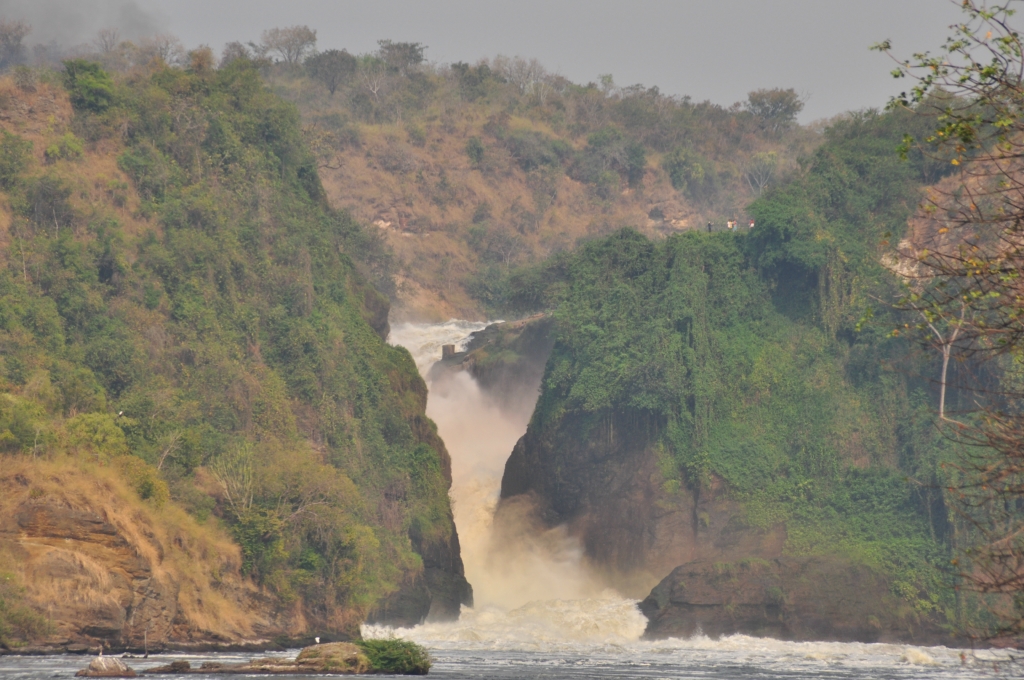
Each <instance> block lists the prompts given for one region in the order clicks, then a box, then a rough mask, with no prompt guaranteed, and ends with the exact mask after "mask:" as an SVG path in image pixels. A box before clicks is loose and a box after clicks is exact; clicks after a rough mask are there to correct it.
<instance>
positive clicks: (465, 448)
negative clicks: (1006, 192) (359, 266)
mask: <svg viewBox="0 0 1024 680" xmlns="http://www.w3.org/2000/svg"><path fill="white" fill-rule="evenodd" d="M484 326H485V324H482V323H470V322H465V321H450V322H448V323H444V324H404V325H396V326H395V327H394V328H393V329H392V333H391V338H390V341H391V342H392V343H393V344H398V345H402V346H404V347H406V348H407V349H409V351H410V353H411V354H412V355H413V358H414V359H415V360H416V365H417V367H418V368H419V370H420V372H421V373H422V374H423V375H424V376H425V377H426V376H427V375H428V373H429V370H430V367H431V366H432V365H433V364H434V362H435V361H436V360H437V359H438V358H440V356H441V346H442V345H445V344H455V345H464V343H465V342H466V341H467V340H468V337H469V335H470V333H472V332H473V331H476V330H480V329H481V328H483V327H484ZM435 383H436V384H431V383H430V382H429V380H428V387H429V389H430V393H429V398H428V402H427V414H428V415H429V416H430V417H431V418H433V419H434V421H435V422H436V423H437V425H438V429H439V432H440V434H441V436H442V438H443V439H444V441H445V443H446V445H447V447H448V450H449V452H450V453H451V456H452V478H453V483H452V491H451V495H452V502H453V508H454V513H455V522H456V525H457V527H458V530H459V535H460V539H461V541H462V548H463V559H464V561H465V565H466V576H467V578H468V579H469V581H470V583H472V584H473V587H474V595H475V607H473V608H468V607H464V608H463V611H462V616H461V617H460V619H459V620H458V621H454V622H448V623H424V624H422V625H419V626H416V627H413V628H408V629H392V628H387V627H383V626H364V627H363V634H364V635H365V636H366V637H386V636H392V635H393V636H398V637H402V638H407V639H411V640H415V641H416V642H419V643H420V644H422V645H424V646H426V647H427V648H428V649H429V650H430V653H431V656H432V657H433V658H434V667H433V668H432V669H431V671H430V675H431V676H433V677H441V678H502V679H504V678H551V679H556V678H557V679H569V678H751V679H755V678H765V679H773V680H774V679H781V678H793V679H797V678H827V679H836V680H839V679H846V678H850V679H857V680H868V679H888V678H893V679H896V678H899V679H904V678H907V679H909V678H993V677H1003V676H1006V675H1020V674H1021V673H1020V671H1021V670H1022V669H1021V668H1007V667H1006V666H1005V665H1004V664H1003V663H1002V661H1001V660H1000V655H998V654H995V653H990V652H979V653H978V654H977V655H975V654H973V653H971V652H969V651H968V652H966V653H963V656H961V654H962V652H961V650H955V649H947V648H945V647H912V646H907V645H888V644H858V643H837V642H801V643H796V642H781V641H778V640H771V639H763V638H753V637H747V636H744V635H733V636H729V637H725V638H722V639H720V640H711V639H708V638H706V637H704V636H701V635H697V636H694V637H693V638H691V639H688V640H676V639H670V640H660V641H646V640H642V639H641V636H642V634H643V631H644V627H645V626H646V619H645V618H644V616H643V615H642V614H641V613H640V611H639V610H638V609H637V607H636V600H632V599H629V598H626V597H622V596H621V595H619V594H618V593H616V592H615V591H613V590H610V589H608V588H607V587H605V586H604V585H603V584H602V583H601V582H600V580H599V579H598V578H596V577H595V576H594V575H593V574H591V573H589V572H588V570H587V568H586V565H585V564H584V562H583V560H582V551H581V550H580V548H579V546H578V545H577V544H576V543H575V542H574V541H573V540H572V538H571V537H569V536H568V535H567V534H566V533H565V532H564V531H562V530H559V529H555V530H550V531H542V532H536V531H530V532H527V531H524V532H520V533H518V534H513V535H514V537H515V538H514V539H513V540H511V541H510V540H509V538H508V534H505V533H503V534H502V538H501V540H495V539H494V537H493V536H492V528H493V527H492V518H493V514H494V509H495V507H496V506H497V501H498V492H499V490H500V482H501V474H502V471H503V468H504V464H505V460H506V459H507V458H508V455H509V453H510V452H511V451H512V447H513V446H514V444H515V442H516V440H517V439H518V438H519V437H520V436H521V435H522V434H523V433H524V432H525V431H526V424H527V422H528V420H529V417H530V411H531V410H532V408H533V403H523V404H511V405H509V404H508V403H504V404H503V405H502V406H500V407H499V406H498V405H496V404H495V403H492V402H490V401H489V400H488V399H487V398H486V396H485V395H483V394H482V393H481V391H480V389H479V388H478V386H477V385H476V383H475V382H474V381H473V380H472V378H471V377H470V376H469V375H467V374H465V373H460V374H456V375H454V376H449V377H447V378H445V379H443V380H441V379H438V380H437V381H435ZM296 653H297V650H293V651H291V652H282V653H261V654H259V655H258V656H260V657H263V656H278V655H286V656H288V655H290V656H294V655H295V654H296ZM253 656H254V655H252V654H245V655H240V654H226V653H221V654H173V655H159V656H153V657H151V658H149V659H146V660H142V659H134V660H130V661H129V662H128V663H129V664H130V665H132V666H133V667H134V668H135V669H136V670H144V669H146V668H149V667H152V666H156V665H162V664H166V663H169V662H170V661H172V660H175V659H187V660H189V661H190V662H191V663H192V665H193V666H194V667H195V666H198V665H199V664H201V663H202V662H203V661H212V660H216V661H220V662H228V663H234V662H242V661H246V660H248V659H249V658H251V657H253ZM87 663H88V658H87V657H77V656H50V657H16V656H8V657H0V677H2V678H3V679H6V678H11V679H12V680H14V679H18V680H20V679H22V678H25V679H28V678H33V679H35V678H58V677H65V678H66V677H71V676H73V675H74V672H75V671H77V670H78V669H80V668H83V667H84V666H85V665H87ZM190 677H197V678H203V677H209V678H214V677H221V676H203V675H193V676H190Z"/></svg>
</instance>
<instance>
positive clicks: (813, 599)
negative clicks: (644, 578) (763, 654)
mask: <svg viewBox="0 0 1024 680" xmlns="http://www.w3.org/2000/svg"><path fill="white" fill-rule="evenodd" d="M640 609H641V611H643V613H644V615H645V616H647V618H648V619H649V623H648V625H647V631H646V632H645V637H647V638H649V639H660V638H667V637H689V636H691V635H693V634H695V633H697V632H702V633H704V634H705V635H708V636H709V637H713V638H717V637H719V636H721V635H731V634H734V633H743V634H746V635H755V636H761V637H771V638H776V639H780V640H839V641H848V642H905V643H917V644H955V643H957V640H955V639H953V637H952V636H951V635H950V634H949V633H948V632H947V630H946V626H945V625H944V621H943V620H942V617H941V616H939V615H937V614H934V613H932V614H926V613H920V612H916V611H914V609H913V608H912V607H910V606H909V605H908V604H907V603H906V602H902V601H900V600H898V599H897V598H895V597H893V596H892V595H891V594H890V588H889V583H888V582H887V581H886V579H885V578H884V577H883V576H882V575H881V574H879V573H878V572H876V571H874V570H872V569H870V568H869V567H866V566H864V565H859V564H853V563H850V562H848V561H845V560H842V559H839V558H818V557H783V558H778V559H774V560H768V561H766V560H758V559H752V560H745V561H740V562H734V563H712V562H711V561H708V560H699V561H695V562H690V563H688V564H684V565H682V566H680V567H677V568H676V569H674V570H673V571H672V573H671V574H669V575H668V576H667V577H665V579H664V580H662V581H661V583H659V584H658V585H657V586H656V587H655V588H654V589H653V590H652V591H651V594H650V595H649V596H648V597H647V599H645V600H644V601H643V602H641V604H640ZM960 642H962V641H960Z"/></svg>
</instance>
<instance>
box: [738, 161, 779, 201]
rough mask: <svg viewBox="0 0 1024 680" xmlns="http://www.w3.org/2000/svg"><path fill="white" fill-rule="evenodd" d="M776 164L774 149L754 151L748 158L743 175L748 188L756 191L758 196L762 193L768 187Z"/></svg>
mask: <svg viewBox="0 0 1024 680" xmlns="http://www.w3.org/2000/svg"><path fill="white" fill-rule="evenodd" d="M778 164H779V156H778V154H776V153H775V152H774V151H762V152H761V153H755V154H754V155H753V157H752V158H751V159H750V163H748V164H747V170H746V172H745V173H744V176H745V177H746V178H747V184H749V185H750V189H751V190H752V191H754V192H755V193H757V195H758V196H760V195H761V194H763V193H764V190H765V189H767V188H768V182H769V181H771V178H772V174H773V173H774V172H775V166H777V165H778Z"/></svg>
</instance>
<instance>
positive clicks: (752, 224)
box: [750, 220, 754, 229]
mask: <svg viewBox="0 0 1024 680" xmlns="http://www.w3.org/2000/svg"><path fill="white" fill-rule="evenodd" d="M750 228H751V229H753V228H754V220H750Z"/></svg>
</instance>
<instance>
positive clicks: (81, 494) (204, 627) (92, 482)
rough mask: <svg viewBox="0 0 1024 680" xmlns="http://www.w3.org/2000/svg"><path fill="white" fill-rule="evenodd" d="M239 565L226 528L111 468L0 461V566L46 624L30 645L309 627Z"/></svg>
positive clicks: (168, 640) (192, 642) (144, 642)
mask: <svg viewBox="0 0 1024 680" xmlns="http://www.w3.org/2000/svg"><path fill="white" fill-rule="evenodd" d="M241 566H242V555H241V551H240V550H239V549H238V546H237V545H235V544H233V543H232V541H231V539H230V537H229V536H228V535H227V534H226V533H224V532H223V531H221V530H218V529H216V528H213V527H202V526H200V525H198V524H197V523H196V522H195V521H194V520H192V519H191V518H190V517H188V516H187V515H186V514H185V513H183V512H181V511H180V510H176V509H174V508H171V507H166V506H165V507H161V508H153V507H151V506H149V505H148V504H146V503H143V502H140V500H139V499H138V497H137V495H136V494H135V492H134V491H133V490H132V489H130V488H128V487H127V486H126V485H125V484H124V482H123V481H122V480H121V478H120V476H119V475H118V474H117V473H116V471H114V470H111V469H110V468H103V467H99V466H95V465H90V464H87V463H86V464H81V463H78V462H75V461H63V462H59V463H38V462H37V463H32V462H30V461H8V462H7V463H6V464H5V466H4V470H3V473H2V474H0V570H2V571H3V572H4V573H5V575H6V577H7V578H13V579H15V580H16V581H17V582H19V583H20V584H23V588H24V590H23V593H22V598H23V603H24V604H27V605H28V606H29V607H31V608H32V609H34V610H35V611H37V612H39V613H40V614H41V615H42V616H43V617H44V618H45V620H46V622H47V623H48V624H49V625H48V626H45V627H44V628H43V629H42V630H43V635H41V636H40V637H38V638H37V639H35V640H33V641H31V642H32V644H33V645H35V646H40V645H41V646H42V647H43V648H47V647H49V648H57V649H66V650H71V651H76V650H84V649H86V648H95V647H97V646H98V645H101V644H102V645H103V646H104V647H105V648H107V649H115V650H117V649H126V648H127V649H140V650H141V649H143V648H146V647H148V648H149V649H161V648H165V647H167V646H174V647H190V646H191V647H203V646H211V647H212V646H218V645H226V644H230V645H267V644H269V643H270V641H271V639H272V638H274V637H279V636H283V637H301V636H303V635H304V634H305V633H307V632H310V631H309V630H308V622H307V621H305V620H304V618H303V616H302V613H301V609H296V608H291V609H290V610H289V609H287V608H286V609H284V610H281V609H279V608H278V607H277V606H276V605H275V603H274V600H275V598H274V597H273V596H272V595H271V594H270V593H268V592H264V591H262V590H261V589H260V588H259V587H257V586H256V585H255V584H254V583H253V582H252V581H251V580H250V579H247V578H244V577H243V576H242V574H241ZM8 604H13V603H10V602H9V603H8ZM353 623H355V622H353ZM355 633H356V629H355V628H351V629H350V630H349V631H348V634H349V635H352V634H355ZM15 649H20V650H22V651H24V647H20V648H15Z"/></svg>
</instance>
